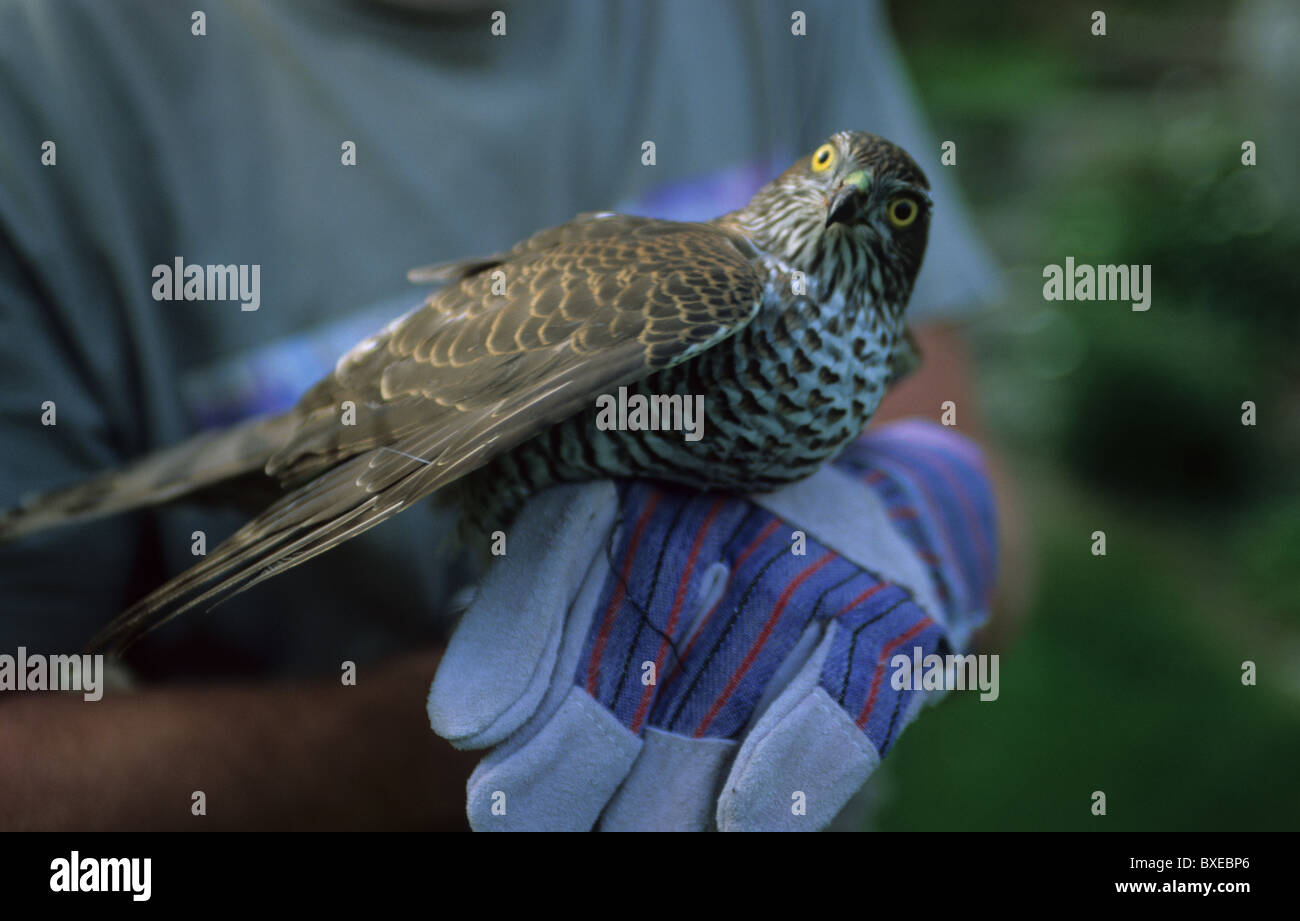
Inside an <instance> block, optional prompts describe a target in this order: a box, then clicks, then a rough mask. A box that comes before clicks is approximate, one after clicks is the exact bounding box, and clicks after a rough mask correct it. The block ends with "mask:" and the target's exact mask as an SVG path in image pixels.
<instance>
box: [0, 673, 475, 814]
mask: <svg viewBox="0 0 1300 921" xmlns="http://www.w3.org/2000/svg"><path fill="white" fill-rule="evenodd" d="M437 661H438V654H435V653H425V654H422V655H419V656H412V657H409V658H405V659H401V660H397V661H394V662H392V663H388V664H385V665H384V666H382V667H376V668H375V669H373V670H370V671H369V672H368V673H367V671H366V670H363V671H362V673H361V674H360V675H359V678H358V682H357V686H355V687H345V686H342V685H341V684H340V683H338V682H328V681H326V682H312V683H283V684H265V685H241V686H230V687H213V688H195V689H188V688H186V689H178V688H157V689H149V690H144V691H141V692H138V693H129V694H119V695H116V696H112V695H109V696H105V698H104V699H103V700H102V701H99V702H97V703H87V702H85V701H83V700H81V699H80V698H79V697H75V696H63V695H55V694H44V693H41V694H27V695H22V696H13V695H5V697H4V698H0V739H2V740H3V745H2V746H0V829H72V830H97V829H139V828H151V829H159V828H168V829H195V830H215V829H232V828H283V829H288V828H294V829H312V828H316V829H334V828H350V829H351V828H374V827H383V828H439V827H441V828H459V827H462V826H463V825H464V821H465V820H464V783H465V778H466V777H467V776H468V774H469V771H470V769H471V768H472V765H473V761H474V757H473V756H468V755H464V754H461V753H458V752H456V751H454V750H453V749H452V748H451V747H450V746H448V745H447V743H446V742H443V741H442V740H440V739H438V738H437V737H436V736H434V734H433V733H432V732H431V731H430V729H429V725H428V720H427V717H426V715H425V710H424V700H425V695H426V692H427V690H428V686H429V681H430V679H431V678H432V676H433V672H434V669H435V667H436V665H437ZM196 791H202V792H203V793H204V794H205V796H206V811H207V815H205V816H195V815H194V814H193V813H192V806H193V803H194V798H193V797H194V793H195V792H196Z"/></svg>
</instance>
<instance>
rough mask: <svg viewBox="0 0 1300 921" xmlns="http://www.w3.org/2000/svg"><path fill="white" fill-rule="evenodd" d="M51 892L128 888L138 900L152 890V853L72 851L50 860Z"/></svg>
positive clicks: (100, 890) (113, 890)
mask: <svg viewBox="0 0 1300 921" xmlns="http://www.w3.org/2000/svg"><path fill="white" fill-rule="evenodd" d="M50 869H51V870H53V871H54V872H53V873H51V874H50V891H51V892H129V893H131V898H132V900H133V901H136V902H147V901H149V896H150V895H151V894H152V893H153V858H152V857H82V856H81V853H80V852H79V851H73V852H72V853H71V854H70V855H69V856H67V857H56V858H55V859H54V860H52V861H50Z"/></svg>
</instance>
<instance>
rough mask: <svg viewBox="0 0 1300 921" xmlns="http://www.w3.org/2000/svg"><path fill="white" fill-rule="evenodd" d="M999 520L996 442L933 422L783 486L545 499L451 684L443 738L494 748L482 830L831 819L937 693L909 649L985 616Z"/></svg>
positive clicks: (955, 635) (483, 597) (578, 490)
mask: <svg viewBox="0 0 1300 921" xmlns="http://www.w3.org/2000/svg"><path fill="white" fill-rule="evenodd" d="M994 533H995V532H994V519H993V505H992V497H991V493H990V491H989V486H988V481H987V478H986V476H985V475H984V473H983V467H982V462H981V459H980V457H979V455H978V453H977V451H976V449H974V448H973V446H972V445H971V444H970V443H969V442H967V441H966V440H965V439H963V438H961V437H960V436H957V435H954V434H952V433H950V432H948V431H946V430H944V429H942V428H940V427H938V426H933V425H930V424H925V423H916V422H908V423H897V424H895V425H892V426H887V427H884V428H881V429H878V430H876V431H874V432H872V433H870V434H868V435H866V436H864V437H862V438H860V439H859V440H858V441H857V442H855V443H854V444H852V445H851V446H850V447H849V448H848V449H847V450H846V451H845V452H843V453H842V454H841V455H840V457H839V458H838V459H837V460H836V462H835V463H834V465H832V466H828V467H825V468H823V469H822V470H821V471H819V472H818V473H817V474H815V475H814V476H812V477H810V478H808V479H806V480H803V481H800V482H799V483H795V484H791V485H789V486H785V487H782V488H781V489H778V490H776V491H774V492H770V493H765V494H755V495H751V496H748V497H741V496H733V495H727V494H720V493H699V492H695V491H691V490H688V489H686V488H683V487H679V486H674V485H668V484H662V483H654V482H643V481H637V482H630V481H619V482H614V481H601V482H595V483H586V484H581V485H569V486H561V487H555V488H552V489H550V490H547V491H545V492H544V493H541V494H539V495H538V496H536V497H535V498H534V499H533V500H531V501H530V502H529V504H528V505H527V506H526V507H525V509H524V510H523V511H522V513H521V514H520V516H519V517H518V519H517V520H516V522H515V524H514V525H513V527H512V528H511V530H510V532H509V534H508V535H507V538H506V545H505V548H504V549H505V554H504V555H503V556H502V557H500V559H498V560H497V561H496V563H495V564H494V566H493V567H492V569H491V570H490V571H489V573H488V575H487V576H486V578H485V580H484V582H483V583H482V585H481V586H480V587H479V589H478V591H477V593H476V595H475V597H474V598H473V601H472V603H471V604H470V605H469V607H468V609H467V611H466V613H465V615H464V616H463V618H462V620H461V622H460V624H459V626H458V627H457V629H456V631H455V633H454V634H453V637H452V639H451V642H450V644H449V646H448V648H447V651H446V654H445V656H444V659H443V661H442V664H441V666H440V668H439V670H438V673H437V676H436V677H435V680H434V682H433V687H432V689H431V692H430V695H429V717H430V721H431V723H432V725H433V728H434V730H435V731H436V732H438V733H439V734H440V735H442V736H443V737H445V738H447V739H448V740H450V741H451V742H452V744H453V745H455V746H457V747H459V748H491V749H492V750H491V752H490V753H489V754H488V755H487V756H486V757H485V758H484V759H483V760H482V762H481V763H480V764H479V766H478V768H477V769H476V770H475V771H474V773H473V775H472V776H471V778H470V780H469V784H468V806H467V811H468V815H469V820H470V824H471V825H472V826H473V827H474V828H475V829H477V830H508V829H515V830H588V829H593V828H599V829H602V830H704V829H711V828H717V829H720V830H724V831H725V830H781V829H784V830H816V829H820V828H823V827H825V826H826V825H827V824H828V823H829V822H830V821H831V820H832V819H833V818H834V817H835V815H836V814H837V813H838V812H839V811H840V809H841V808H843V806H844V805H845V804H846V803H847V802H848V800H849V799H850V798H851V797H852V796H853V794H854V793H855V792H856V791H857V790H858V789H859V788H860V787H861V786H862V785H863V783H864V782H865V781H866V780H867V778H868V777H869V776H870V774H871V773H872V771H874V770H875V768H876V766H877V765H878V764H879V762H880V759H881V757H882V756H883V755H884V754H885V753H887V752H888V751H889V749H890V747H891V746H892V745H893V744H894V742H895V741H896V740H897V738H898V734H899V733H900V732H901V731H902V729H903V727H904V726H906V725H907V723H908V722H909V721H910V720H911V719H912V718H913V717H914V716H915V715H916V713H917V711H918V710H919V708H920V707H921V706H922V705H923V704H924V703H925V702H926V701H927V699H932V698H933V697H934V696H935V692H933V691H926V690H923V689H921V688H919V687H917V686H916V685H914V684H912V683H910V682H901V683H900V682H899V681H898V680H896V679H895V678H894V675H895V673H896V672H898V671H899V670H898V669H897V668H894V667H891V660H893V658H894V657H895V656H896V655H899V654H902V655H906V656H907V657H908V658H909V660H910V659H912V658H913V656H916V657H917V659H916V660H917V661H920V658H922V657H924V656H925V655H929V654H932V653H935V654H938V655H941V656H942V655H945V654H948V653H953V652H961V651H962V650H964V649H965V648H966V646H967V644H968V642H969V638H970V635H971V632H972V631H973V630H974V629H975V628H976V627H978V626H979V625H980V624H981V623H982V622H983V620H984V618H985V615H986V611H987V607H988V595H989V591H990V588H991V585H992V581H993V577H994V573H995V570H996V560H995V546H994V545H995V538H994ZM908 671H911V669H908ZM900 684H901V686H900ZM917 684H919V682H917Z"/></svg>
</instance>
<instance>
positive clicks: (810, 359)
mask: <svg viewBox="0 0 1300 921" xmlns="http://www.w3.org/2000/svg"><path fill="white" fill-rule="evenodd" d="M764 270H765V272H766V273H767V285H766V289H765V293H764V299H763V303H762V305H761V307H760V309H759V310H758V312H757V314H756V315H755V317H754V319H753V320H752V321H750V323H749V324H747V325H746V326H745V327H744V328H743V329H741V330H740V331H739V332H737V333H736V334H735V335H733V336H731V337H730V338H728V339H725V340H723V341H722V342H720V343H718V344H717V345H715V346H713V347H712V348H709V349H707V350H706V351H704V352H702V353H700V354H699V355H696V356H695V357H694V358H691V359H689V360H687V361H685V362H683V363H681V364H679V365H675V366H674V367H671V368H667V369H665V370H662V371H659V372H657V373H655V374H652V375H650V376H649V377H647V378H645V379H644V380H641V381H639V382H637V383H636V384H633V385H631V386H629V387H628V388H627V394H628V397H629V399H630V398H633V397H636V396H638V395H639V396H643V397H646V398H649V397H654V396H664V395H668V396H674V397H681V398H683V399H684V400H694V399H695V398H696V397H697V396H701V397H703V409H704V427H703V431H702V437H700V438H699V440H697V441H689V440H687V439H686V438H685V437H684V433H683V432H681V431H676V430H659V431H647V430H640V431H636V430H629V429H618V428H615V429H603V428H601V427H600V426H598V425H597V422H596V420H597V415H598V414H597V411H596V409H595V408H594V407H593V408H592V409H590V410H588V411H586V412H582V413H579V414H578V415H576V416H573V417H571V418H570V419H568V420H566V421H564V422H562V423H560V424H559V425H556V426H554V427H553V428H552V429H551V430H550V431H548V432H546V433H545V434H543V435H541V436H538V437H537V438H534V439H533V440H531V441H529V442H527V443H525V444H524V445H521V446H520V447H519V448H518V449H516V450H515V451H512V452H510V453H509V454H506V455H503V456H501V457H498V458H497V459H496V460H494V461H493V462H492V463H491V464H489V465H488V467H486V468H484V469H483V470H481V471H479V472H478V473H476V474H475V475H474V476H472V477H471V478H469V480H468V481H467V482H466V483H465V484H464V488H463V495H462V502H464V503H467V505H468V507H470V508H475V509H478V510H479V511H480V512H481V513H482V515H483V517H485V518H487V519H498V520H508V519H509V518H510V517H511V516H512V515H513V513H514V511H515V510H516V509H517V508H518V507H519V506H520V505H521V504H522V503H523V501H524V500H525V499H526V498H527V496H528V495H530V494H532V493H533V492H535V491H536V490H538V489H542V488H544V487H545V486H548V485H550V484H553V483H557V482H572V481H580V480H584V479H592V478H599V477H611V476H614V477H617V476H626V477H633V476H637V477H645V476H651V477H657V478H660V479H665V480H671V481H674V482H679V483H684V484H686V485H689V486H693V487H696V488H700V489H704V488H723V489H734V490H738V491H740V490H743V491H749V490H762V489H768V488H773V487H775V486H778V485H780V484H782V483H787V482H790V481H792V480H797V479H799V478H801V477H804V476H808V475H810V474H811V473H813V472H814V471H815V470H816V469H817V468H818V467H819V466H820V465H821V464H822V463H824V462H825V461H826V460H827V459H829V458H830V457H831V456H833V455H834V454H835V453H836V452H837V451H838V450H839V449H840V448H842V447H843V446H844V445H845V444H847V443H848V442H849V441H851V440H852V439H853V438H855V437H856V436H857V435H858V434H859V433H860V432H861V431H862V429H863V428H864V427H865V426H866V424H867V422H868V421H869V420H870V418H871V415H872V413H874V412H875V409H876V406H877V405H878V404H879V402H880V398H881V396H882V395H883V394H884V391H885V385H886V382H887V379H888V375H889V356H890V353H891V351H892V350H893V349H894V348H895V347H896V345H897V343H898V341H899V339H900V337H901V336H902V322H901V319H899V312H898V311H893V310H885V311H882V310H879V309H878V308H877V307H876V305H874V304H866V303H859V304H856V305H850V304H847V303H846V302H845V299H844V297H843V296H842V295H841V294H839V293H837V292H836V293H832V294H831V295H830V296H826V297H822V296H819V292H818V291H817V284H816V280H815V279H814V280H811V281H810V282H809V283H808V285H807V288H806V291H805V293H801V294H797V293H795V290H796V289H795V286H794V283H793V282H794V279H793V276H792V275H791V273H790V271H789V270H788V268H786V267H785V266H783V265H781V264H780V263H778V262H776V261H774V260H765V261H764Z"/></svg>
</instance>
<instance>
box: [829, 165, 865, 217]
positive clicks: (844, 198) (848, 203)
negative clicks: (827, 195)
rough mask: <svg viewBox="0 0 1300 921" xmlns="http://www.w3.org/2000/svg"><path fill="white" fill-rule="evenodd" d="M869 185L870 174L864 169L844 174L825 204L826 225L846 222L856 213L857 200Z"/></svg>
mask: <svg viewBox="0 0 1300 921" xmlns="http://www.w3.org/2000/svg"><path fill="white" fill-rule="evenodd" d="M870 186H871V174H870V173H868V172H867V171H866V170H864V169H860V170H855V171H854V172H852V173H849V174H848V175H847V176H845V177H844V181H843V182H841V183H840V187H839V188H838V189H836V190H835V196H834V197H833V198H832V199H831V200H830V201H829V202H828V203H827V205H826V226H827V227H829V226H831V225H832V224H844V223H848V221H849V219H850V218H852V217H853V215H854V214H856V213H857V210H858V202H859V200H860V198H861V196H863V195H865V194H866V191H867V189H868V188H869V187H870Z"/></svg>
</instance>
